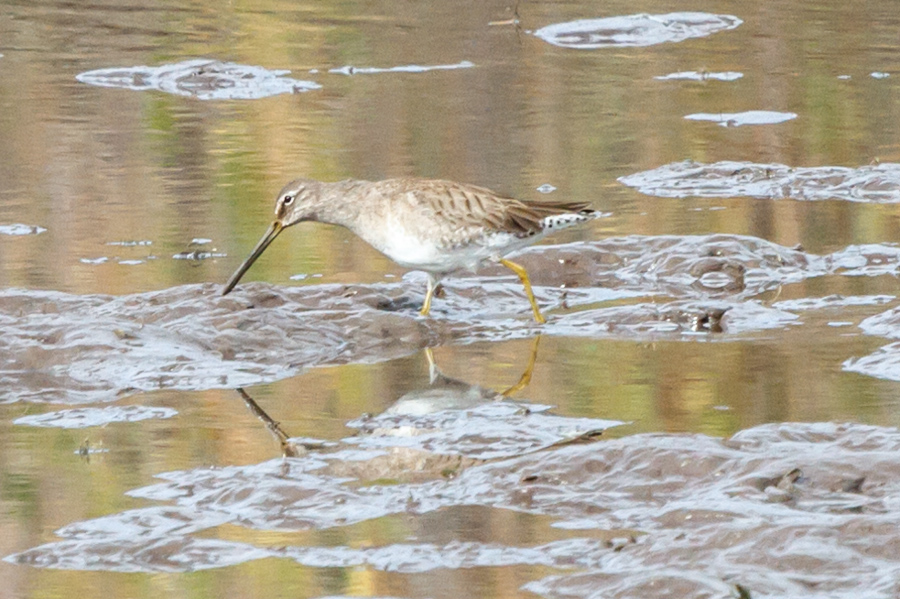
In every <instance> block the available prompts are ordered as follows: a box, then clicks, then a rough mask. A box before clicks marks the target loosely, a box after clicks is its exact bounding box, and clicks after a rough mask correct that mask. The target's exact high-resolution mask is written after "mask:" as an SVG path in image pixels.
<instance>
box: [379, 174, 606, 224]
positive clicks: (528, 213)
mask: <svg viewBox="0 0 900 599" xmlns="http://www.w3.org/2000/svg"><path fill="white" fill-rule="evenodd" d="M377 185H379V186H380V187H383V189H382V190H381V191H382V193H384V194H385V195H390V196H393V197H401V195H406V194H412V195H413V196H414V197H415V198H416V199H417V200H418V202H419V203H420V206H421V207H422V208H425V209H426V210H428V211H431V212H433V214H434V215H435V216H437V217H439V218H440V219H441V220H442V221H444V222H445V223H446V224H447V225H449V226H452V227H456V228H460V229H463V228H487V229H489V230H491V231H494V232H504V233H512V234H514V235H521V236H525V235H529V234H532V233H537V232H540V231H541V230H542V228H543V226H542V223H543V220H544V219H545V218H547V217H548V216H555V215H560V214H572V213H574V214H578V213H587V212H590V211H591V209H590V206H589V204H587V203H585V202H551V201H543V200H517V199H515V198H510V197H506V196H501V195H498V194H496V193H494V192H493V191H491V190H490V189H487V188H485V187H479V186H477V185H467V184H463V183H456V182H453V181H443V180H428V179H388V180H385V181H380V182H378V183H377Z"/></svg>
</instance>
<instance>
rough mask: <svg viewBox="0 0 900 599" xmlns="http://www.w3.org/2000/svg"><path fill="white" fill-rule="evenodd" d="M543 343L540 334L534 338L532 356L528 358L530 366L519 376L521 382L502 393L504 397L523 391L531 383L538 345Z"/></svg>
mask: <svg viewBox="0 0 900 599" xmlns="http://www.w3.org/2000/svg"><path fill="white" fill-rule="evenodd" d="M540 343H541V336H540V335H538V336H537V337H535V338H534V343H532V344H531V356H530V357H529V359H528V366H526V367H525V372H523V373H522V376H521V377H520V378H519V382H518V383H516V384H515V385H513V386H512V387H510V388H509V389H507V390H506V391H504V392H503V393H501V394H500V395H502V396H503V397H509V396H510V395H512V394H513V393H515V392H517V391H521V390H522V389H524V388H525V387H527V386H528V385H529V383H531V373H532V372H534V363H535V362H537V353H538V345H540Z"/></svg>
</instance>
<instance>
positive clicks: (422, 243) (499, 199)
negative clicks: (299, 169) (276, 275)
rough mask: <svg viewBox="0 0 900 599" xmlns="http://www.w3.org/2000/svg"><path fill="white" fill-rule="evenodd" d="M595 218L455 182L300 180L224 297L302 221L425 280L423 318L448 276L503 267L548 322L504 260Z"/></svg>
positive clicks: (579, 205)
mask: <svg viewBox="0 0 900 599" xmlns="http://www.w3.org/2000/svg"><path fill="white" fill-rule="evenodd" d="M597 216H599V213H598V212H596V211H594V210H592V209H591V208H590V207H589V206H588V204H587V203H584V202H548V201H544V200H516V199H513V198H509V197H505V196H501V195H498V194H496V193H494V192H493V191H491V190H490V189H486V188H484V187H477V186H475V185H465V184H462V183H454V182H452V181H440V180H430V179H411V178H404V179H386V180H384V181H376V182H371V181H358V180H353V179H348V180H346V181H339V182H337V183H322V182H320V181H313V180H310V179H297V180H296V181H291V182H290V183H288V184H287V185H285V186H284V188H282V190H281V192H279V194H278V199H277V201H276V202H275V220H274V221H273V222H272V224H271V225H269V229H268V230H267V231H266V233H265V235H263V236H262V239H260V240H259V243H257V244H256V247H255V248H253V251H252V252H251V253H250V256H249V257H248V258H247V259H246V260H244V262H243V264H241V265H240V267H238V269H237V270H236V271H235V273H234V274H233V275H232V276H231V279H229V280H228V283H227V284H226V285H225V289H224V290H223V291H222V295H225V294H227V293H228V292H229V291H231V290H232V289H233V288H234V286H235V285H236V284H237V282H238V281H240V280H241V277H242V276H243V275H244V273H245V272H247V269H249V268H250V266H251V265H252V264H253V262H254V261H255V260H256V259H257V258H259V256H260V255H261V254H262V253H263V251H265V249H266V248H267V247H269V244H270V243H272V241H273V240H274V239H275V238H276V237H277V236H278V234H279V233H281V231H283V230H284V229H285V228H287V227H290V226H291V225H296V224H297V223H300V222H303V221H317V222H321V223H329V224H334V225H341V226H343V227H346V228H348V229H350V230H351V231H353V232H354V233H356V234H357V235H358V236H360V237H361V238H362V239H363V240H365V241H366V242H368V243H369V244H370V245H371V246H372V247H374V248H375V249H377V250H378V251H380V252H381V253H382V254H384V255H385V256H387V257H388V258H390V259H391V260H393V261H394V262H396V263H397V264H399V265H400V266H403V267H405V268H412V269H419V270H424V271H425V272H426V273H428V287H427V290H426V293H425V302H424V304H423V305H422V310H421V312H420V313H421V314H422V315H423V316H424V315H427V314H428V312H429V310H430V309H431V299H432V297H433V296H434V290H435V287H436V286H437V283H438V282H439V281H440V280H441V278H442V277H443V276H445V275H447V274H449V273H452V272H454V271H457V270H461V269H472V270H474V269H475V268H476V267H478V266H479V265H480V264H482V263H484V262H499V263H500V264H502V265H504V266H506V267H507V268H509V269H510V270H512V271H513V272H514V273H516V275H518V277H519V279H520V280H521V281H522V284H523V285H524V287H525V293H526V294H527V295H528V301H530V302H531V309H532V310H533V311H534V318H535V320H537V321H538V322H539V323H543V322H546V320H545V319H544V316H543V315H542V314H541V311H540V308H538V304H537V301H536V300H535V299H534V293H533V292H532V291H531V283H530V281H529V280H528V273H527V272H526V271H525V269H524V268H523V267H521V266H519V265H518V264H516V263H515V262H510V261H509V260H506V259H505V258H503V256H505V255H506V254H508V253H510V252H513V251H515V250H518V249H521V248H523V247H525V246H527V245H529V244H531V243H534V242H535V241H537V240H538V239H540V238H542V237H544V236H545V235H547V234H548V233H550V232H552V231H556V230H559V229H564V228H566V227H569V226H572V225H575V224H578V223H581V222H584V221H587V220H590V219H592V218H595V217H597Z"/></svg>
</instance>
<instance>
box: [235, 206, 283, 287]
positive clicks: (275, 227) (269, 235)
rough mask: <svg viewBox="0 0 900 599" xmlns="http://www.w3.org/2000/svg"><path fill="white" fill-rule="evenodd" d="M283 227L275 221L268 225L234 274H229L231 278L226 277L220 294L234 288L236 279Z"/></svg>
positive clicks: (242, 274)
mask: <svg viewBox="0 0 900 599" xmlns="http://www.w3.org/2000/svg"><path fill="white" fill-rule="evenodd" d="M282 229H284V225H282V224H281V223H280V222H278V221H275V222H273V223H272V224H271V225H269V230H268V231H266V234H265V235H263V236H262V239H260V240H259V243H257V244H256V247H255V248H253V251H252V252H251V253H250V256H248V257H247V259H246V260H244V263H243V264H241V265H240V266H239V267H238V269H237V270H236V271H234V274H233V275H231V278H230V279H228V282H227V283H226V284H225V289H224V290H223V291H222V295H228V292H229V291H231V290H232V289H234V286H235V285H237V284H238V281H240V280H241V277H243V276H244V273H245V272H247V271H248V270H249V269H250V267H251V266H253V263H254V262H256V259H257V258H259V257H260V256H261V255H262V253H263V252H264V251H266V248H267V247H269V244H270V243H272V242H273V241H275V238H276V237H278V234H279V233H281V230H282Z"/></svg>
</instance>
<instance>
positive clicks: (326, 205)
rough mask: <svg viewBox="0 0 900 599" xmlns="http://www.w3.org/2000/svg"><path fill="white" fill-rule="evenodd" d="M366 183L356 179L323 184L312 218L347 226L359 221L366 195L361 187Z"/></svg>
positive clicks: (321, 221) (366, 183)
mask: <svg viewBox="0 0 900 599" xmlns="http://www.w3.org/2000/svg"><path fill="white" fill-rule="evenodd" d="M368 184H369V182H368V181H360V180H358V179H346V180H344V181H338V182H336V183H325V184H323V187H322V190H321V196H320V201H319V202H318V204H319V206H318V210H316V212H315V217H314V219H313V220H316V221H318V222H320V223H328V224H331V225H340V226H342V227H348V228H349V227H350V226H351V225H352V224H354V223H356V222H358V221H359V214H360V212H361V211H362V210H363V206H362V204H363V200H364V198H365V195H366V194H365V193H363V191H362V189H363V187H364V186H365V185H368Z"/></svg>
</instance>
